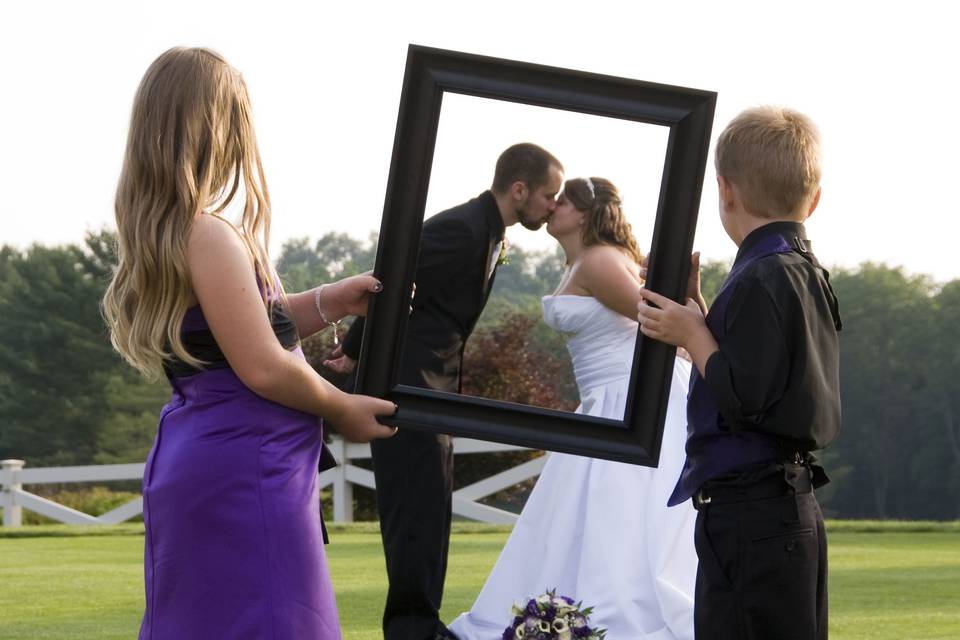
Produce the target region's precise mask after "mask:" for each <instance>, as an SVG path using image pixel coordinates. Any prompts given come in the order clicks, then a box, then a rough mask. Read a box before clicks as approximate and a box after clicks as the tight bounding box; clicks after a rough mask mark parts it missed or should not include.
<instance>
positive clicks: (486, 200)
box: [480, 189, 507, 240]
mask: <svg viewBox="0 0 960 640" xmlns="http://www.w3.org/2000/svg"><path fill="white" fill-rule="evenodd" d="M480 203H481V204H482V206H483V209H484V213H485V214H486V216H487V224H488V225H490V232H491V235H492V236H494V237H495V238H496V239H497V240H503V234H504V232H505V231H506V230H507V228H506V227H505V226H504V224H503V217H502V216H501V215H500V207H498V206H497V199H496V198H495V197H494V196H493V192H492V191H490V190H489V189H487V190H486V191H484V192H483V193H481V194H480Z"/></svg>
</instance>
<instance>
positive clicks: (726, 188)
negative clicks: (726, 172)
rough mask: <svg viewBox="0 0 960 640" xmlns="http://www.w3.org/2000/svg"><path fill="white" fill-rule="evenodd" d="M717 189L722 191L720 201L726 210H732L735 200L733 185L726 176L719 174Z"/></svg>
mask: <svg viewBox="0 0 960 640" xmlns="http://www.w3.org/2000/svg"><path fill="white" fill-rule="evenodd" d="M717 189H718V190H719V191H720V203H721V204H722V205H723V208H724V210H726V211H730V210H732V209H733V200H734V193H733V185H731V184H730V183H729V182H727V180H726V178H724V177H722V176H717Z"/></svg>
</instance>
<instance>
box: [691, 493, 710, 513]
mask: <svg viewBox="0 0 960 640" xmlns="http://www.w3.org/2000/svg"><path fill="white" fill-rule="evenodd" d="M712 501H713V498H711V497H710V496H708V495H707V494H706V492H704V490H703V489H697V491H696V493H694V494H693V508H694V509H696V510H697V511H700V510H701V509H702V508H703V507H705V506H707V505H708V504H710V503H711V502H712Z"/></svg>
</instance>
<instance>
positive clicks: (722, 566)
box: [694, 464, 827, 640]
mask: <svg viewBox="0 0 960 640" xmlns="http://www.w3.org/2000/svg"><path fill="white" fill-rule="evenodd" d="M810 475H811V472H810V469H809V467H806V466H803V465H799V464H796V465H794V464H787V465H783V467H782V469H781V470H780V471H779V472H777V473H774V474H773V475H769V476H767V477H765V478H763V479H761V480H758V481H754V482H752V483H747V484H743V483H742V482H741V480H740V479H732V480H731V481H729V482H720V483H714V482H708V483H707V484H706V485H705V486H704V488H703V489H702V493H700V494H698V496H695V497H694V504H695V505H697V508H698V511H699V513H698V514H697V524H696V530H695V534H694V540H695V544H696V549H697V556H698V558H699V560H700V563H699V566H698V569H697V584H696V594H695V599H694V628H695V635H696V638H697V639H698V640H826V638H827V539H826V536H825V534H824V528H823V514H822V513H821V512H820V505H819V504H818V503H817V499H816V497H815V496H814V493H813V490H812V487H811V478H810ZM698 497H699V498H701V499H702V500H708V501H709V502H708V503H707V504H698V503H699V502H700V501H699V500H698Z"/></svg>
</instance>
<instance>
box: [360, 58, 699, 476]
mask: <svg viewBox="0 0 960 640" xmlns="http://www.w3.org/2000/svg"><path fill="white" fill-rule="evenodd" d="M446 92H451V93H460V94H466V95H470V96H475V97H481V98H492V99H496V100H506V101H511V102H517V103H522V104H527V105H535V106H541V107H549V108H554V109H564V110H568V111H574V112H581V113H586V114H593V115H600V116H607V117H613V118H618V119H624V120H633V121H637V122H642V123H648V124H657V125H662V126H665V127H669V131H670V133H669V139H668V143H667V151H666V159H665V162H664V168H663V177H662V180H661V186H660V199H659V204H658V206H657V215H656V222H655V225H654V231H653V241H652V244H651V246H650V250H649V259H650V263H649V264H650V266H649V270H648V274H647V283H646V286H647V287H648V288H650V289H652V290H654V291H657V292H659V293H662V294H664V295H667V296H669V297H670V298H672V299H674V300H679V299H681V297H682V296H683V294H684V292H685V289H686V281H687V276H688V272H689V256H690V252H691V249H692V246H693V236H694V231H695V228H696V222H697V212H698V209H699V205H700V192H701V188H702V186H703V174H704V168H705V166H706V161H707V154H708V149H709V145H710V132H711V127H712V124H713V114H714V109H715V106H716V97H717V94H716V93H715V92H712V91H702V90H698V89H689V88H684V87H676V86H671V85H665V84H656V83H651V82H643V81H639V80H632V79H627V78H618V77H612V76H605V75H599V74H595V73H588V72H584V71H574V70H569V69H562V68H556V67H548V66H542V65H536V64H530V63H524V62H517V61H513V60H503V59H497V58H491V57H486V56H479V55H474V54H468V53H462V52H457V51H447V50H442V49H434V48H428V47H423V46H418V45H411V46H410V47H409V50H408V53H407V62H406V71H405V75H404V80H403V89H402V94H401V99H400V110H399V115H398V119H397V130H396V136H395V138H394V146H393V156H392V161H391V166H390V176H389V180H388V182H387V193H386V200H385V202H384V210H383V219H382V222H381V227H380V240H381V241H380V242H379V244H378V247H377V259H376V267H375V269H374V273H375V275H376V276H377V277H378V278H380V279H381V281H382V282H383V284H384V290H383V292H382V293H380V294H378V295H377V296H375V300H374V301H373V302H372V303H371V305H370V309H369V315H368V319H367V322H366V326H365V328H364V335H363V344H362V347H361V352H360V359H359V363H358V370H357V391H358V392H360V393H365V394H369V395H373V396H377V397H381V398H386V399H388V400H391V401H393V402H395V403H396V404H397V405H398V407H399V410H398V411H397V413H396V415H395V416H393V417H391V418H388V419H384V422H386V423H388V424H390V425H393V426H397V427H399V428H401V429H408V428H409V429H419V430H424V431H428V432H436V433H447V434H451V435H454V436H463V437H469V438H477V439H481V440H494V441H498V442H505V443H510V444H516V445H522V446H527V447H533V448H537V449H547V450H550V451H562V452H566V453H573V454H579V455H586V456H591V457H596V458H603V459H608V460H617V461H621V462H628V463H633V464H638V465H644V466H653V467H655V466H657V463H658V459H659V454H660V443H661V440H662V436H663V425H664V419H665V416H666V411H667V400H668V398H669V393H670V381H671V378H672V372H673V358H674V354H675V349H674V348H673V347H670V346H668V345H666V344H663V343H661V342H657V341H655V340H650V339H647V338H645V337H644V336H643V334H642V333H639V332H638V334H637V336H638V337H637V343H636V347H635V350H634V360H633V371H632V374H631V380H630V390H629V394H628V398H627V404H626V411H625V414H624V418H623V420H614V419H607V418H598V417H593V416H585V415H580V414H575V413H570V412H565V411H556V410H551V409H545V408H540V407H532V406H526V405H519V404H514V403H509V402H502V401H498V400H491V399H486V398H475V397H469V396H463V395H460V394H455V393H447V392H440V391H434V390H430V389H422V388H417V387H412V386H406V385H399V384H397V382H396V381H397V372H398V370H399V365H400V362H399V360H400V357H401V351H402V346H403V340H404V336H405V334H406V326H407V319H408V307H409V302H410V293H411V290H412V284H413V279H414V274H415V272H416V265H417V257H418V250H419V245H420V231H421V227H422V224H423V215H424V208H425V205H426V198H427V190H428V186H429V182H430V171H431V165H432V160H433V151H434V146H435V143H436V136H437V125H438V121H439V117H440V110H441V104H442V99H443V95H444V93H446ZM387 239H389V241H387Z"/></svg>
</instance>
